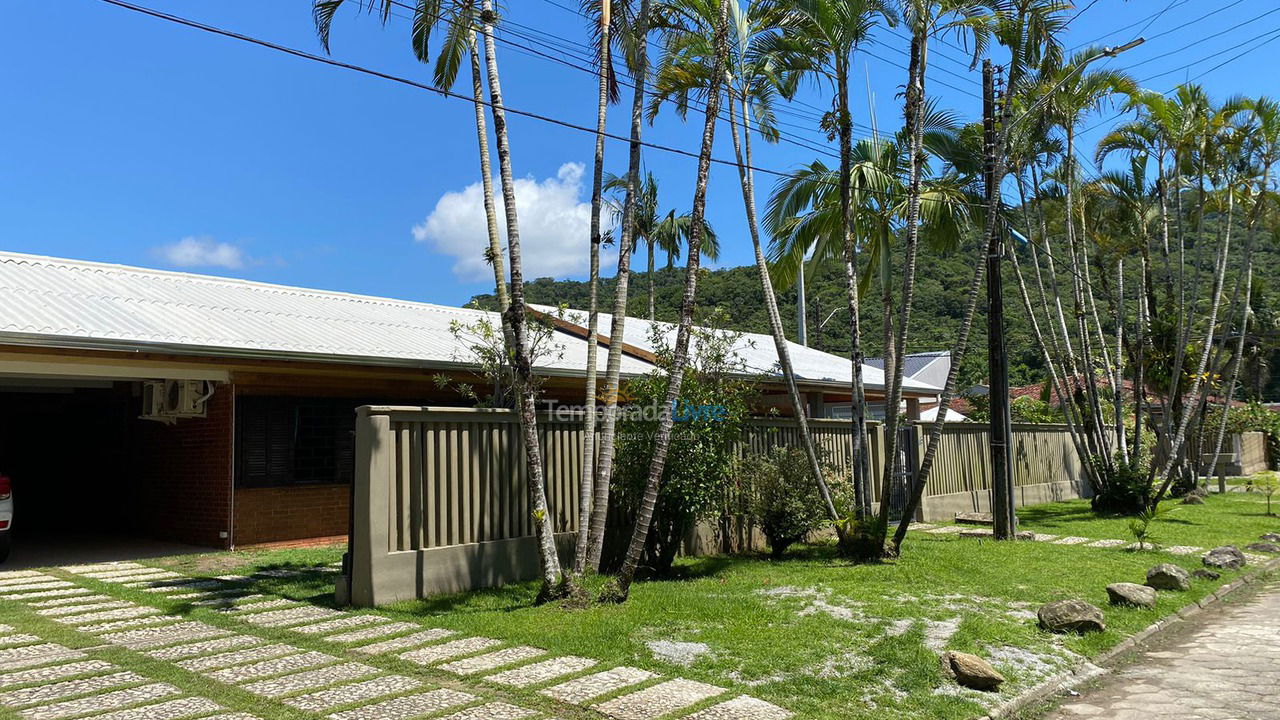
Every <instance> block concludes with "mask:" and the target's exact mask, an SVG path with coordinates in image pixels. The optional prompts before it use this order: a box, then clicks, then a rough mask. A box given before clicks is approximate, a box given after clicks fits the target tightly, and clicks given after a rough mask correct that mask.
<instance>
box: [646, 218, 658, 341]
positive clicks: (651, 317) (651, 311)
mask: <svg viewBox="0 0 1280 720" xmlns="http://www.w3.org/2000/svg"><path fill="white" fill-rule="evenodd" d="M648 240H649V275H648V277H649V322H653V321H654V320H656V319H657V313H656V312H655V311H654V302H653V294H654V293H653V238H648Z"/></svg>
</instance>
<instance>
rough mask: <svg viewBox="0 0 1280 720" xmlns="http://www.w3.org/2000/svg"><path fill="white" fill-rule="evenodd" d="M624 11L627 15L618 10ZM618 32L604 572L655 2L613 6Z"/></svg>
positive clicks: (603, 435) (602, 453)
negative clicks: (620, 188) (622, 159)
mask: <svg viewBox="0 0 1280 720" xmlns="http://www.w3.org/2000/svg"><path fill="white" fill-rule="evenodd" d="M619 9H622V10H624V11H627V12H616V11H617V10H619ZM614 10H615V12H614V13H613V18H614V21H615V22H617V23H619V26H620V27H619V28H618V31H617V32H615V33H613V36H615V37H617V38H618V40H619V42H620V43H622V45H623V47H624V48H625V52H624V55H625V57H626V60H627V67H628V70H629V71H630V73H631V77H632V80H633V83H632V84H633V86H634V90H635V93H634V95H633V96H632V100H631V138H630V146H629V152H628V157H627V181H626V190H625V197H624V199H623V209H622V233H621V242H619V243H618V272H617V275H616V277H615V280H614V298H613V316H612V318H611V327H610V330H609V357H608V364H607V365H606V367H605V378H604V407H605V412H604V420H603V422H602V424H601V427H600V446H599V447H600V449H599V455H598V457H597V459H596V472H595V496H594V498H592V504H591V525H590V527H589V528H588V541H587V546H588V547H587V567H588V568H590V569H591V570H599V569H600V556H601V554H602V553H603V551H604V531H605V521H606V519H607V518H608V514H609V483H610V482H611V481H612V479H613V457H614V438H615V434H616V432H617V427H618V389H619V383H620V380H621V378H620V376H621V372H622V345H623V337H624V330H625V326H626V319H627V290H628V284H629V281H630V276H631V250H632V246H633V245H634V238H635V227H636V205H637V195H638V193H639V191H640V148H641V146H642V143H641V139H640V136H641V131H642V129H643V126H644V98H645V81H646V79H647V78H648V75H649V61H648V48H649V27H650V20H651V18H650V15H651V8H650V0H640V5H639V9H638V10H636V11H635V12H634V13H631V12H630V10H631V6H630V3H629V2H627V3H625V4H623V5H622V7H621V8H619V7H618V5H617V4H615V6H614Z"/></svg>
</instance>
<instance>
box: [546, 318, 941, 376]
mask: <svg viewBox="0 0 1280 720" xmlns="http://www.w3.org/2000/svg"><path fill="white" fill-rule="evenodd" d="M530 307H532V308H534V309H535V310H539V311H542V312H546V313H551V314H556V313H558V312H559V310H558V309H557V308H553V307H549V306H547V305H531V306H530ZM612 317H613V316H612V315H610V314H609V313H600V315H599V333H600V334H601V335H603V336H605V337H608V336H609V328H610V325H611V324H612V322H613V319H612ZM564 319H565V320H568V321H570V322H574V323H576V324H579V325H581V326H582V327H586V325H587V313H586V312H585V311H583V310H566V311H565V314H564ZM655 330H656V331H657V332H659V333H661V336H662V337H665V339H666V340H665V341H666V342H667V343H668V344H669V345H674V344H675V338H676V326H675V325H674V324H672V323H665V322H651V321H649V320H644V319H641V318H633V317H628V318H627V322H626V324H625V325H624V326H623V338H624V340H625V342H626V343H627V344H628V345H634V346H635V347H637V348H640V349H642V350H646V351H648V352H653V350H654V343H653V337H654V332H655ZM787 349H788V352H789V353H790V355H791V364H792V367H794V369H795V373H796V378H797V379H798V380H800V381H801V382H807V383H813V384H821V385H838V386H839V387H841V388H847V387H848V386H849V384H850V383H851V382H853V363H851V362H849V359H848V358H843V357H840V356H839V355H832V354H831V353H827V352H823V351H821V350H816V349H814V348H811V347H806V346H804V345H800V344H799V343H793V342H791V341H787ZM734 352H735V353H736V354H737V355H738V357H740V358H742V360H743V362H744V363H745V364H746V366H747V369H748V370H750V371H751V372H753V373H760V374H763V375H774V376H778V377H781V376H782V371H781V369H780V367H779V364H778V351H777V348H776V347H775V346H774V343H773V336H772V335H765V334H763V333H741V336H740V337H739V338H738V341H737V343H736V344H735V346H734ZM862 381H863V383H864V385H865V386H866V387H867V389H869V390H884V371H883V370H881V369H879V368H875V367H872V366H870V365H867V364H866V363H863V365H862ZM903 390H904V391H907V392H917V393H932V394H937V393H938V392H939V391H940V388H936V387H934V386H933V385H928V384H926V383H922V382H918V381H914V380H910V379H908V380H906V381H904V382H903Z"/></svg>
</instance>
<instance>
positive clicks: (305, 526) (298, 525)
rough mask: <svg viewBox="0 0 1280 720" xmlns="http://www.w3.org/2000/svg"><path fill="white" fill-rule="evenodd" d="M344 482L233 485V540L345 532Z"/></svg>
mask: <svg viewBox="0 0 1280 720" xmlns="http://www.w3.org/2000/svg"><path fill="white" fill-rule="evenodd" d="M350 496H351V488H350V486H348V485H311V486H307V485H298V486H294V487H279V488H237V489H236V529H235V544H236V545H237V546H238V547H243V546H245V545H256V544H258V543H270V542H281V541H286V540H302V539H307V538H319V537H331V536H334V535H345V534H347V523H348V509H347V508H348V501H349V498H350Z"/></svg>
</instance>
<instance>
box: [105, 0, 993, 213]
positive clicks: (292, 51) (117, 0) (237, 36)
mask: <svg viewBox="0 0 1280 720" xmlns="http://www.w3.org/2000/svg"><path fill="white" fill-rule="evenodd" d="M100 2H103V3H106V4H108V5H114V6H116V7H119V8H122V9H124V10H129V11H131V12H135V13H139V14H141V15H146V16H148V17H152V18H155V19H158V20H164V21H166V22H169V23H173V24H175V25H181V26H184V27H188V28H191V29H194V30H200V31H202V32H206V33H209V34H212V35H218V36H221V37H225V38H230V39H233V40H239V41H241V42H244V43H248V44H251V45H256V46H258V47H263V48H266V49H268V50H274V51H276V52H280V53H284V54H286V55H290V56H293V57H296V58H300V59H303V60H310V61H312V62H317V63H321V64H323V65H328V66H330V67H336V68H341V69H343V70H350V71H352V72H356V73H360V74H362V75H369V76H372V77H377V78H381V79H383V80H388V81H390V82H394V83H397V84H400V85H405V86H408V87H412V88H415V89H418V90H427V91H430V92H433V93H436V94H439V95H441V96H444V97H446V98H450V99H454V100H462V101H465V102H467V103H470V104H475V103H476V102H477V101H476V99H475V98H473V97H471V96H470V95H463V94H461V93H456V92H453V91H452V90H448V89H446V88H441V87H436V86H434V85H428V84H426V83H422V82H418V81H416V80H410V79H409V78H405V77H401V76H398V75H392V74H390V73H387V72H383V71H381V70H375V69H373V68H368V67H364V66H362V65H356V64H354V63H348V62H343V61H341V60H335V59H333V58H330V57H325V56H322V55H316V54H315V53H310V52H307V51H305V50H298V49H297V48H292V47H289V46H287V45H281V44H279V43H275V42H272V41H270V40H263V39H261V38H256V37H253V36H251V35H245V34H243V33H238V32H235V31H233V30H226V29H224V28H220V27H217V26H214V25H208V24H205V23H202V22H199V21H196V20H191V19H189V18H185V17H182V16H179V15H172V14H170V13H166V12H162V11H160V10H155V9H153V8H148V7H144V6H141V5H134V4H132V3H129V2H125V0H100ZM479 103H480V104H481V105H483V106H485V107H488V108H491V109H492V108H493V103H492V102H490V101H487V100H480V101H479ZM502 110H503V111H505V112H507V113H510V114H511V115H516V116H519V117H525V118H530V119H533V120H537V121H539V122H544V123H547V124H550V125H555V126H557V127H562V128H567V129H569V130H576V131H578V132H582V133H586V134H590V135H593V136H594V135H595V134H596V129H595V128H593V127H587V126H585V125H579V124H577V123H572V122H569V121H567V120H561V119H558V118H554V117H550V116H547V115H542V114H540V113H535V112H532V111H529V110H521V109H519V108H514V107H511V106H510V105H505V104H504V105H502ZM603 135H604V137H606V138H608V139H610V140H614V141H617V142H626V143H630V142H631V139H630V138H628V137H624V136H622V135H617V134H614V133H609V132H606V133H603ZM639 144H640V145H642V146H643V147H647V148H650V149H652V150H658V151H661V152H666V153H670V154H673V155H680V156H683V157H687V158H693V159H700V158H701V156H700V155H699V154H698V153H696V152H692V151H689V150H684V149H682V148H677V147H672V146H669V145H662V144H660V143H655V142H652V141H647V140H641V141H639ZM711 162H712V163H714V164H717V165H725V166H729V167H734V168H738V167H743V168H745V169H749V170H752V171H754V172H758V173H761V174H764V175H771V176H774V177H779V178H790V177H792V173H789V172H785V171H782V170H775V169H772V168H766V167H760V166H757V165H745V164H744V165H741V166H740V165H739V164H738V162H737V161H736V160H726V159H724V158H718V157H714V156H713V157H711ZM830 184H831V185H832V186H834V185H835V183H830ZM861 192H864V193H866V194H869V195H880V196H883V197H892V193H888V192H883V191H876V190H869V189H868V190H862V191H861ZM959 204H961V205H966V206H969V207H973V208H985V205H984V204H982V203H975V202H969V201H960V203H959Z"/></svg>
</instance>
